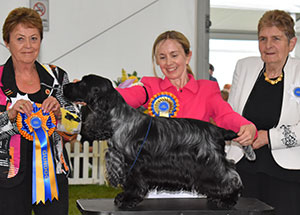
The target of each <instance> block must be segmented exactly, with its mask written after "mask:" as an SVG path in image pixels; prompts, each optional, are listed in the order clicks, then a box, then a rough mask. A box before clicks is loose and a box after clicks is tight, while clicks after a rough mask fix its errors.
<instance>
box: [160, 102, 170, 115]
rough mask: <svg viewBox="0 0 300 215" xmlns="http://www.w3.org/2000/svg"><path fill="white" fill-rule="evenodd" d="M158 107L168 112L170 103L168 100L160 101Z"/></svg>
mask: <svg viewBox="0 0 300 215" xmlns="http://www.w3.org/2000/svg"><path fill="white" fill-rule="evenodd" d="M158 109H159V111H161V112H169V110H170V104H169V102H167V101H162V102H160V103H159V106H158Z"/></svg>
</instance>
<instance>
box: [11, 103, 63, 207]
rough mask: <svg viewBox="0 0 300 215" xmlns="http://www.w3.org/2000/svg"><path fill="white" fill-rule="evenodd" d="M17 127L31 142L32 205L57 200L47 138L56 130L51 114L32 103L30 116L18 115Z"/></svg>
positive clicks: (52, 162) (53, 169)
mask: <svg viewBox="0 0 300 215" xmlns="http://www.w3.org/2000/svg"><path fill="white" fill-rule="evenodd" d="M17 127H18V129H19V132H20V134H21V135H22V136H23V137H25V138H26V139H27V140H30V141H33V153H32V204H34V203H36V204H39V203H40V202H41V201H42V202H43V203H44V204H45V202H46V201H47V200H50V201H52V200H53V199H54V198H56V199H57V200H58V188H57V183H56V175H55V168H54V160H53V155H52V151H51V148H50V141H49V136H51V134H52V133H53V132H54V130H55V128H56V120H55V116H54V114H53V113H52V112H50V113H44V112H43V111H42V109H41V104H37V103H33V111H32V114H31V115H30V116H27V115H26V114H23V113H19V114H18V116H17Z"/></svg>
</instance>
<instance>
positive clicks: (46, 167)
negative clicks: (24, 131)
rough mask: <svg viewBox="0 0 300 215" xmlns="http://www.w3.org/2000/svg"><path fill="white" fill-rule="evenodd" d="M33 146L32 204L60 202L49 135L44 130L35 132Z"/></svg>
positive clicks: (40, 129)
mask: <svg viewBox="0 0 300 215" xmlns="http://www.w3.org/2000/svg"><path fill="white" fill-rule="evenodd" d="M33 145H34V146H35V147H34V148H33V160H32V167H33V168H32V169H33V172H32V204H34V203H36V204H38V203H39V202H40V201H42V202H43V203H44V204H45V202H46V201H47V200H50V201H52V200H53V199H54V198H56V199H57V200H58V189H57V183H56V175H55V170H54V162H53V156H52V152H51V148H50V144H49V137H48V133H47V132H46V131H45V130H44V129H43V128H39V129H36V130H34V139H33Z"/></svg>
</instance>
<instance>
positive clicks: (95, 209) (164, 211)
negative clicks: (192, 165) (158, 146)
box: [76, 198, 275, 215]
mask: <svg viewBox="0 0 300 215" xmlns="http://www.w3.org/2000/svg"><path fill="white" fill-rule="evenodd" d="M113 201H114V199H78V200H77V201H76V203H77V207H78V209H79V210H80V212H81V214H83V215H87V214H88V215H95V214H101V215H201V214H202V215H204V214H205V215H210V214H213V215H260V214H268V215H271V214H275V212H274V208H272V207H271V206H269V205H267V204H265V203H263V202H261V201H259V200H257V199H254V198H239V201H238V202H237V204H236V205H235V206H234V207H233V208H232V209H230V210H220V209H210V208H208V206H207V200H206V198H172V199H171V198H167V199H166V198H156V199H145V200H144V201H143V202H141V203H140V204H139V205H138V206H137V207H135V208H133V209H127V210H124V209H123V210H122V209H118V208H117V207H116V206H115V205H114V202H113Z"/></svg>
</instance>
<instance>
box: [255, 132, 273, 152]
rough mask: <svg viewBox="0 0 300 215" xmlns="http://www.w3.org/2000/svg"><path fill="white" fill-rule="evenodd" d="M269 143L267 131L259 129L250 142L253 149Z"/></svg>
mask: <svg viewBox="0 0 300 215" xmlns="http://www.w3.org/2000/svg"><path fill="white" fill-rule="evenodd" d="M267 144H269V138H268V131H266V130H259V131H258V132H257V138H256V139H255V141H254V142H253V144H252V147H253V149H259V148H260V147H262V146H264V145H267Z"/></svg>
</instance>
